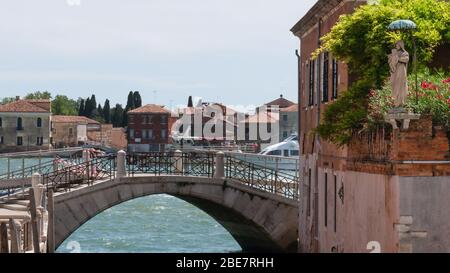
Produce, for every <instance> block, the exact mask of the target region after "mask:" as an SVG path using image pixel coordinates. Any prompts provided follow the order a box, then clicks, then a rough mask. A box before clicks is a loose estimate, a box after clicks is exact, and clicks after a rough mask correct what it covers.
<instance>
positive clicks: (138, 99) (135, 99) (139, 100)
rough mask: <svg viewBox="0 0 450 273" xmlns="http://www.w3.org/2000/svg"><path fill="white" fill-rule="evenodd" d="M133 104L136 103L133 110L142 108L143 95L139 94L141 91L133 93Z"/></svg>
mask: <svg viewBox="0 0 450 273" xmlns="http://www.w3.org/2000/svg"><path fill="white" fill-rule="evenodd" d="M133 103H134V105H133V106H134V108H132V109H136V108H139V107H141V106H142V98H141V94H139V91H135V92H134V93H133Z"/></svg>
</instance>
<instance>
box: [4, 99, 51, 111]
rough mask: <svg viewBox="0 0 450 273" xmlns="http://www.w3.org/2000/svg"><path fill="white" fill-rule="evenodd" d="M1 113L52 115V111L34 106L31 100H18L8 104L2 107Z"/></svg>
mask: <svg viewBox="0 0 450 273" xmlns="http://www.w3.org/2000/svg"><path fill="white" fill-rule="evenodd" d="M0 112H4V113H5V112H18V113H50V110H46V109H44V108H41V107H39V106H37V105H35V104H33V103H32V101H31V100H16V101H13V102H11V103H8V104H4V105H0Z"/></svg>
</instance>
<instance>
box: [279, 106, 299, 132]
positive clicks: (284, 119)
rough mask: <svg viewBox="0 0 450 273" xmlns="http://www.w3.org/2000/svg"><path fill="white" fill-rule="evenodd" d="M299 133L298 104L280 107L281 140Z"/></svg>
mask: <svg viewBox="0 0 450 273" xmlns="http://www.w3.org/2000/svg"><path fill="white" fill-rule="evenodd" d="M293 134H297V135H298V104H294V105H292V106H289V107H287V108H281V109H280V141H282V140H285V139H286V138H288V137H289V136H291V135H293Z"/></svg>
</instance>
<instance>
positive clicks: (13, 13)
mask: <svg viewBox="0 0 450 273" xmlns="http://www.w3.org/2000/svg"><path fill="white" fill-rule="evenodd" d="M315 2H316V1H315V0H279V1H276V0H128V1H123V0H39V1H36V0H14V1H6V0H2V1H1V9H0V49H1V55H0V56H1V58H0V60H1V61H0V92H1V93H0V97H5V96H16V95H21V96H23V95H25V94H26V93H28V92H32V91H37V90H41V91H42V90H48V91H50V92H52V93H53V94H64V95H68V96H70V97H72V98H78V97H86V96H89V95H90V94H92V93H95V94H96V96H97V101H99V102H102V103H103V101H104V99H105V98H110V99H111V100H112V103H116V102H120V103H123V104H125V103H126V97H127V94H128V92H129V91H130V90H139V91H140V92H141V94H142V96H143V100H144V103H159V104H165V105H167V106H171V105H172V106H175V105H177V104H186V103H187V97H188V96H189V95H192V96H194V97H203V99H204V100H206V101H220V102H224V103H226V104H232V105H237V104H242V105H248V104H256V105H259V104H262V103H264V102H268V101H269V100H272V99H275V98H276V97H278V96H279V95H280V94H281V93H283V94H284V95H285V97H287V98H289V99H291V100H294V101H296V100H297V94H296V88H297V79H296V71H297V65H296V57H295V54H294V51H295V49H296V48H298V44H299V42H298V39H297V38H296V37H295V36H293V35H292V33H291V32H290V31H289V30H290V28H291V27H292V26H293V25H294V24H295V23H296V22H297V21H298V20H299V19H300V18H301V17H302V16H303V15H304V14H305V13H306V11H307V10H308V9H309V8H310V7H311V6H312V5H313V4H314V3H315ZM78 3H79V4H78ZM155 91H156V92H155ZM155 98H156V101H155Z"/></svg>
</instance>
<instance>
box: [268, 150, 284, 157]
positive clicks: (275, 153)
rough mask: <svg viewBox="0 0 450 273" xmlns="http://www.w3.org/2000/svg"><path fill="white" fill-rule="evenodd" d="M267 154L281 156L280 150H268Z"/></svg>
mask: <svg viewBox="0 0 450 273" xmlns="http://www.w3.org/2000/svg"><path fill="white" fill-rule="evenodd" d="M268 155H280V156H281V150H276V151H270V152H269V153H268Z"/></svg>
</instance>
